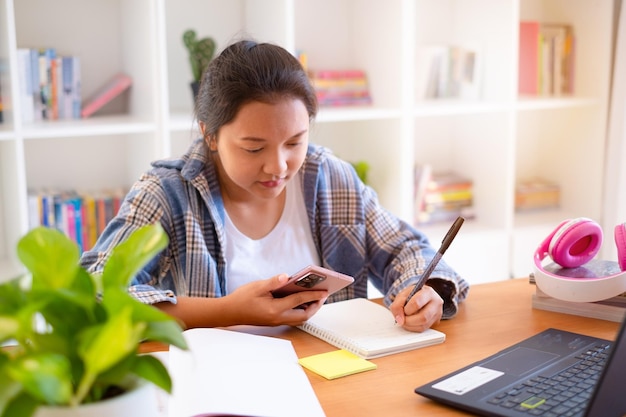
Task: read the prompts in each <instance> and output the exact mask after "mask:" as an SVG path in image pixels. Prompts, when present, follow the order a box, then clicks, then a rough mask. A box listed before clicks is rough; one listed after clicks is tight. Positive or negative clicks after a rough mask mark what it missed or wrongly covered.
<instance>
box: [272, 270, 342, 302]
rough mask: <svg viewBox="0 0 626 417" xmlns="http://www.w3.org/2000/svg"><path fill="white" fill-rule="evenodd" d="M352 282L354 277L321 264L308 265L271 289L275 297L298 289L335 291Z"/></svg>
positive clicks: (298, 290) (329, 292)
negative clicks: (279, 285)
mask: <svg viewBox="0 0 626 417" xmlns="http://www.w3.org/2000/svg"><path fill="white" fill-rule="evenodd" d="M353 282H354V278H352V277H351V276H350V275H345V274H342V273H339V272H335V271H331V270H330V269H326V268H323V267H321V266H316V265H309V266H307V267H306V268H304V269H301V270H300V271H298V272H296V273H295V274H293V275H292V276H291V277H289V280H287V282H286V283H285V284H284V285H283V286H282V287H280V288H277V289H275V290H274V291H272V294H273V295H274V297H276V298H282V297H285V296H287V295H289V294H293V293H296V292H300V291H315V290H326V291H328V294H329V295H330V294H332V293H335V292H337V291H339V290H340V289H342V288H345V287H347V286H348V285H350V284H352V283H353Z"/></svg>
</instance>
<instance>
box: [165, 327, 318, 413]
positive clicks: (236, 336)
mask: <svg viewBox="0 0 626 417" xmlns="http://www.w3.org/2000/svg"><path fill="white" fill-rule="evenodd" d="M184 336H185V340H186V341H187V344H188V345H189V350H188V351H183V350H180V349H178V348H176V347H171V348H170V351H169V358H168V362H169V363H168V367H169V371H170V375H171V377H172V387H173V391H172V395H171V396H170V399H169V405H168V409H169V416H170V417H190V416H200V415H201V416H209V415H216V416H217V415H219V416H226V415H228V416H249V417H253V416H255V417H257V416H259V417H260V416H263V417H292V416H302V417H323V416H324V411H323V410H322V407H321V405H320V403H319V400H318V399H317V396H316V395H315V392H314V391H313V388H312V387H311V383H310V382H309V379H308V378H307V375H306V373H305V372H304V369H303V368H302V366H300V364H298V357H297V355H296V352H295V350H294V348H293V346H292V344H291V342H290V341H289V340H284V339H280V338H276V337H269V336H259V335H253V334H247V333H241V332H236V331H232V330H225V329H217V328H198V329H189V330H186V331H185V332H184Z"/></svg>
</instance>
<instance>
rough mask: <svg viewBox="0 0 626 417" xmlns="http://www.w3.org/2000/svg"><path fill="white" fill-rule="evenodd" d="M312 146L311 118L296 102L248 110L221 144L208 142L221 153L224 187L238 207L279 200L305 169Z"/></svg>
mask: <svg viewBox="0 0 626 417" xmlns="http://www.w3.org/2000/svg"><path fill="white" fill-rule="evenodd" d="M207 140H208V139H207ZM308 142H309V114H308V112H307V110H306V107H305V106H304V103H303V102H302V101H301V100H298V99H293V98H281V99H279V100H278V101H276V102H275V103H272V104H268V103H262V102H258V101H253V102H250V103H247V104H244V105H243V106H242V107H241V109H240V110H239V112H238V113H237V115H236V116H235V118H234V119H233V120H232V121H231V122H230V123H228V124H226V125H224V126H222V127H221V128H220V129H219V131H218V133H217V139H216V140H208V143H209V148H210V149H211V150H212V151H217V154H216V158H217V159H216V160H217V166H218V172H219V177H220V182H221V186H222V188H223V190H224V191H225V192H227V193H228V196H229V198H231V199H236V200H238V201H252V200H256V199H272V198H276V197H278V196H279V195H280V194H281V193H282V191H283V190H284V189H285V185H286V184H287V181H289V180H290V179H291V178H293V176H294V175H296V173H297V172H298V170H299V169H300V167H301V166H302V163H303V162H304V158H305V156H306V152H307V147H308Z"/></svg>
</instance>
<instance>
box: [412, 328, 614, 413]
mask: <svg viewBox="0 0 626 417" xmlns="http://www.w3.org/2000/svg"><path fill="white" fill-rule="evenodd" d="M625 328H626V319H625V320H623V321H622V325H621V328H620V330H619V332H618V336H617V339H616V340H615V341H614V342H612V341H608V340H604V339H598V338H595V337H589V336H585V335H582V334H577V333H571V332H566V331H563V330H557V329H548V330H545V331H543V332H541V333H539V334H537V335H535V336H532V337H530V338H528V339H526V340H523V341H521V342H519V343H516V344H514V345H512V346H510V347H509V348H506V349H504V350H502V351H500V352H498V353H496V354H495V355H492V356H489V357H488V358H485V359H483V360H480V361H478V362H475V363H473V364H471V365H469V366H467V367H464V368H462V369H460V370H458V371H455V372H452V373H450V374H448V375H446V376H444V377H442V378H439V379H437V380H435V381H432V382H429V383H428V384H425V385H422V386H420V387H417V388H415V392H416V393H417V394H420V395H423V396H425V397H428V398H430V399H433V400H435V401H438V402H441V403H444V404H447V405H450V406H452V407H455V408H459V409H463V410H466V411H469V412H471V413H474V414H477V415H482V416H542V417H555V416H559V417H561V416H585V417H613V416H619V417H622V416H625V415H626V392H625V391H624V388H625V387H626V331H625ZM594 374H595V376H594ZM566 388H569V390H566Z"/></svg>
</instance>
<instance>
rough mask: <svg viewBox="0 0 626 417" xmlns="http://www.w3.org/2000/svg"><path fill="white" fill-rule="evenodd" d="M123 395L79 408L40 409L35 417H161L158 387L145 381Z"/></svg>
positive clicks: (138, 382) (46, 407) (139, 382)
mask: <svg viewBox="0 0 626 417" xmlns="http://www.w3.org/2000/svg"><path fill="white" fill-rule="evenodd" d="M134 385H135V386H134V387H133V388H131V389H129V390H128V391H126V392H125V393H124V394H122V395H118V396H117V397H113V398H109V399H106V400H104V401H100V402H97V403H91V404H84V405H80V406H78V407H48V406H45V407H39V408H38V409H37V411H36V412H35V415H34V417H159V416H160V412H159V406H158V399H157V390H156V387H155V386H154V385H153V384H151V383H148V382H145V381H143V380H141V381H137V382H136V383H135V384H134Z"/></svg>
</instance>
